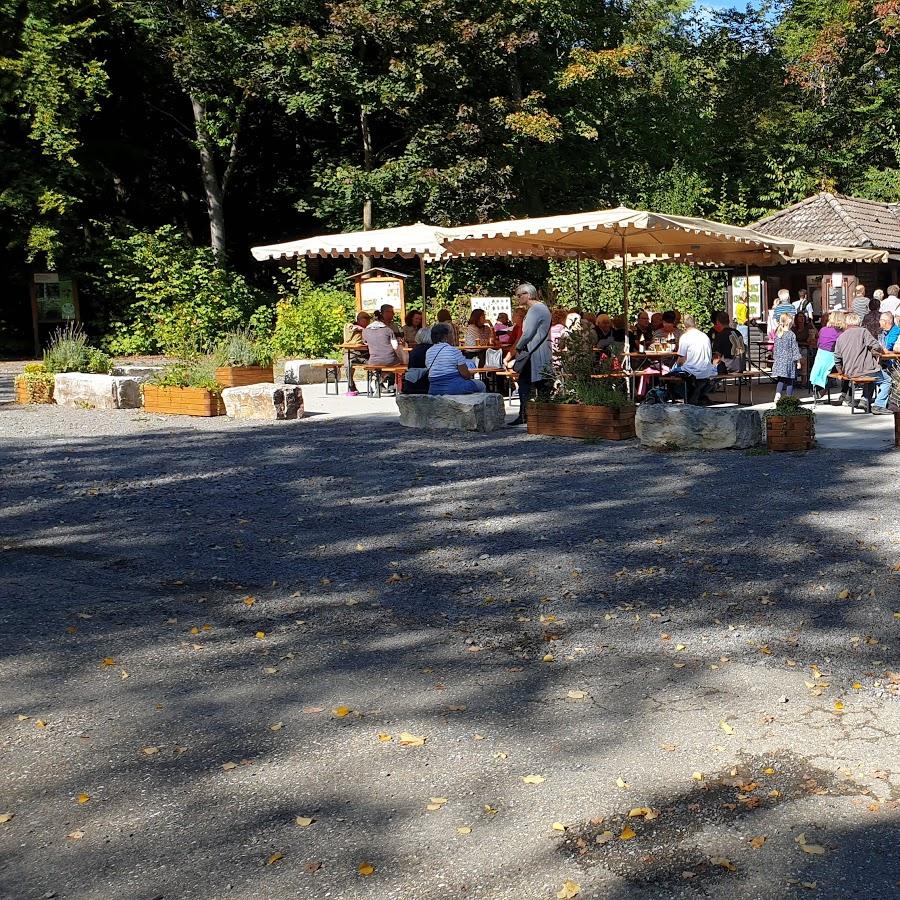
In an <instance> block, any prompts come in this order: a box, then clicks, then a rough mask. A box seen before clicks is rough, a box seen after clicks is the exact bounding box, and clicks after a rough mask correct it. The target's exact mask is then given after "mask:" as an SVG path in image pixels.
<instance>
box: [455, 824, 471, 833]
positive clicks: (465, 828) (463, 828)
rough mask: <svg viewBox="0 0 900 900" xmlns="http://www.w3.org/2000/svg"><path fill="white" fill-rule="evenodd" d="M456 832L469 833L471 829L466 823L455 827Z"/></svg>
mask: <svg viewBox="0 0 900 900" xmlns="http://www.w3.org/2000/svg"><path fill="white" fill-rule="evenodd" d="M456 833H457V834H471V833H472V829H471V828H470V827H469V826H468V825H460V826H459V828H457V829H456Z"/></svg>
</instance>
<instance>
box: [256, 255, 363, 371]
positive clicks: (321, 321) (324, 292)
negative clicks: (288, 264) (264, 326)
mask: <svg viewBox="0 0 900 900" xmlns="http://www.w3.org/2000/svg"><path fill="white" fill-rule="evenodd" d="M280 295H281V299H279V301H278V305H277V306H276V308H275V331H274V334H273V335H272V350H273V351H274V353H276V354H278V355H279V356H284V357H288V356H301V357H317V356H334V355H335V352H336V351H335V345H336V344H339V343H340V342H341V340H342V339H343V336H344V323H345V322H347V321H348V320H349V319H350V318H351V317H352V315H353V312H354V309H355V304H354V299H353V295H352V294H351V293H349V292H348V291H346V290H341V289H340V288H339V287H338V286H337V284H335V283H334V282H332V283H331V284H328V285H323V286H318V287H317V286H313V284H312V282H310V280H309V278H308V277H307V276H306V273H305V272H304V271H303V270H302V269H297V270H295V271H293V272H290V273H289V274H288V277H287V283H286V285H284V286H283V287H282V288H281V291H280Z"/></svg>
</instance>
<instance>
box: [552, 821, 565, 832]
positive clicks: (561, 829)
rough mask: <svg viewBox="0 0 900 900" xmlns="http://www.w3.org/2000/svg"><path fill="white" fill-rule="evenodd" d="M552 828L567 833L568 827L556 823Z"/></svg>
mask: <svg viewBox="0 0 900 900" xmlns="http://www.w3.org/2000/svg"><path fill="white" fill-rule="evenodd" d="M550 827H551V828H552V829H553V830H554V831H565V830H566V826H565V825H563V823H562V822H554V823H553V824H552V825H551V826H550Z"/></svg>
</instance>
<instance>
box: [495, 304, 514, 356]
mask: <svg viewBox="0 0 900 900" xmlns="http://www.w3.org/2000/svg"><path fill="white" fill-rule="evenodd" d="M494 334H495V335H496V336H497V342H498V343H499V344H500V346H501V347H508V346H509V343H510V340H511V337H512V325H510V323H509V314H508V313H505V312H502V313H497V321H496V323H495V324H494Z"/></svg>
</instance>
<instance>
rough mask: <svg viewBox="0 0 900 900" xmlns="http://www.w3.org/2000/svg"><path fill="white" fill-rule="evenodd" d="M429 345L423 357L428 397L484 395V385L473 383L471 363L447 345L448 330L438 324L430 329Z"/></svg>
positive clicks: (471, 361) (441, 324)
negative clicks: (430, 341) (426, 375)
mask: <svg viewBox="0 0 900 900" xmlns="http://www.w3.org/2000/svg"><path fill="white" fill-rule="evenodd" d="M431 340H432V345H431V346H430V347H429V348H428V352H427V353H426V354H425V363H426V365H427V367H428V381H429V384H428V393H429V394H436V395H441V394H483V393H484V391H485V386H484V382H481V381H476V380H475V375H474V373H473V372H472V369H474V368H475V363H474V361H473V360H468V359H466V358H465V356H463V354H462V351H461V350H460V349H459V347H454V346H453V345H452V344H450V343H449V340H450V329H449V328H448V327H447V325H446V324H444V323H443V322H439V323H438V324H437V325H435V326H434V328H432V329H431Z"/></svg>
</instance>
